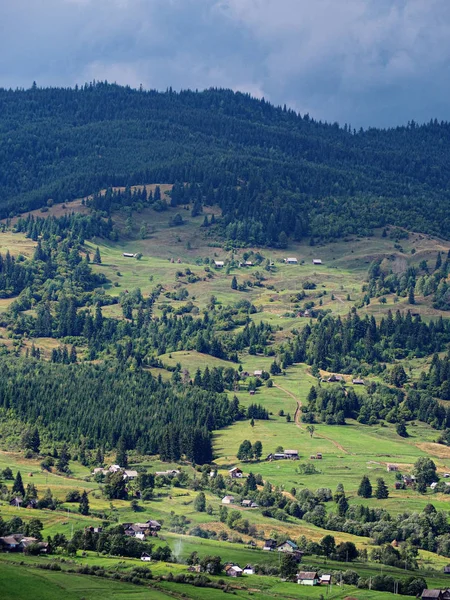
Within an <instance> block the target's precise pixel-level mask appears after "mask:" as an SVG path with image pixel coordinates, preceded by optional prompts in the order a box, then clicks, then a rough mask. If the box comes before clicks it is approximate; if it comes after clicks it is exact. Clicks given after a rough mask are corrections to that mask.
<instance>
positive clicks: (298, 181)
mask: <svg viewBox="0 0 450 600" xmlns="http://www.w3.org/2000/svg"><path fill="white" fill-rule="evenodd" d="M449 154H450V125H449V124H447V123H438V122H436V121H433V122H431V123H429V124H427V125H422V126H418V125H416V124H415V123H410V124H409V125H408V126H407V127H399V128H396V129H392V130H386V131H382V130H377V129H370V130H367V131H362V130H361V131H359V132H356V131H354V130H352V129H351V128H350V126H347V125H345V126H344V127H343V128H341V127H339V126H338V125H337V124H332V125H331V124H324V123H319V122H316V121H314V120H313V119H312V118H310V117H309V115H304V116H300V115H297V114H296V113H294V112H293V111H291V110H287V109H286V108H275V107H273V106H271V105H270V104H269V103H267V102H265V101H264V100H261V101H259V100H255V99H253V98H251V97H250V96H248V95H245V94H241V93H233V92H231V91H229V90H214V89H212V90H208V91H205V92H200V93H197V92H190V91H186V92H181V93H175V92H173V91H172V90H168V91H167V92H165V93H159V92H155V91H150V92H144V91H138V90H132V89H130V88H124V87H119V86H117V85H109V84H106V83H96V84H90V85H86V86H84V87H82V88H76V89H39V88H37V87H36V86H33V87H32V88H31V89H29V90H16V91H12V90H0V198H1V202H0V216H2V217H6V216H8V215H11V214H16V213H17V212H20V211H25V210H29V209H32V208H37V207H40V206H43V205H44V204H45V203H47V201H48V200H49V199H52V200H53V201H57V202H63V201H65V200H71V199H74V198H76V197H80V196H83V195H87V194H90V193H93V192H95V191H97V190H99V189H100V188H102V187H107V186H114V185H131V184H140V183H144V182H156V181H166V182H168V183H177V182H178V183H181V182H183V183H191V184H195V183H196V184H198V187H197V186H195V188H191V192H192V193H191V196H190V197H189V198H182V197H180V198H179V200H180V201H189V200H192V194H194V193H195V196H196V198H197V200H198V202H199V203H204V204H214V203H217V204H219V205H220V207H221V209H222V212H223V221H222V226H223V231H224V233H225V234H226V236H227V237H229V238H231V239H238V240H241V241H244V242H247V241H249V242H253V243H259V244H262V243H265V244H268V245H274V246H277V245H280V246H283V245H285V244H286V237H293V238H295V239H297V240H299V239H301V238H303V237H305V236H306V235H312V236H314V237H317V238H336V237H341V236H343V235H345V234H348V233H355V232H356V233H361V234H365V233H370V231H371V229H372V227H374V226H383V225H385V224H386V223H390V224H394V225H398V226H402V227H406V228H408V229H414V230H416V231H422V232H428V233H434V234H438V235H440V236H442V237H449V236H450V216H449V215H450V210H449V208H450V202H449V193H448V185H449V181H450V166H449V165H450V161H449V158H450V157H449ZM369 209H370V210H369Z"/></svg>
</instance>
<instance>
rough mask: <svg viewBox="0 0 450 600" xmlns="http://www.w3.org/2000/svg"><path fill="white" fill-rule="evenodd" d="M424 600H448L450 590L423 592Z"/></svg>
mask: <svg viewBox="0 0 450 600" xmlns="http://www.w3.org/2000/svg"><path fill="white" fill-rule="evenodd" d="M421 598H422V599H425V598H426V599H427V600H428V599H429V598H430V599H431V598H432V599H433V600H447V599H448V598H450V593H449V591H448V590H436V589H435V590H423V592H422V596H421Z"/></svg>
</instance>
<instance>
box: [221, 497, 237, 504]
mask: <svg viewBox="0 0 450 600" xmlns="http://www.w3.org/2000/svg"><path fill="white" fill-rule="evenodd" d="M233 502H234V496H224V497H223V498H222V504H232V503H233Z"/></svg>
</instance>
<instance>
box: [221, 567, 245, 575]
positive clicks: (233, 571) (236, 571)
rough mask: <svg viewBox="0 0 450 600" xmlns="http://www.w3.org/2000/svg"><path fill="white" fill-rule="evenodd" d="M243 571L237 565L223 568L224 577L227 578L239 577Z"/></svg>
mask: <svg viewBox="0 0 450 600" xmlns="http://www.w3.org/2000/svg"><path fill="white" fill-rule="evenodd" d="M242 573H243V570H242V569H241V567H240V566H239V565H227V566H226V567H225V575H226V576H227V577H241V575H242Z"/></svg>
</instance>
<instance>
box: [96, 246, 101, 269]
mask: <svg viewBox="0 0 450 600" xmlns="http://www.w3.org/2000/svg"><path fill="white" fill-rule="evenodd" d="M94 264H96V265H101V264H102V257H101V255H100V248H99V247H98V246H97V248H96V249H95V254H94Z"/></svg>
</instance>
